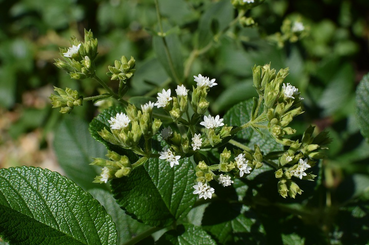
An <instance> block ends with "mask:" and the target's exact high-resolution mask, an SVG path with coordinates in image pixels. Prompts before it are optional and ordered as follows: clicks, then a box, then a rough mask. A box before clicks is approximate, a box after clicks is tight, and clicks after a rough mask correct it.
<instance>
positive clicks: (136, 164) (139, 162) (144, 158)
mask: <svg viewBox="0 0 369 245" xmlns="http://www.w3.org/2000/svg"><path fill="white" fill-rule="evenodd" d="M147 159H148V158H147V157H141V158H140V159H138V160H137V162H135V163H134V164H132V169H135V168H137V167H138V166H141V165H142V164H144V163H145V162H146V161H147Z"/></svg>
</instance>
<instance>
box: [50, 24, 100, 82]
mask: <svg viewBox="0 0 369 245" xmlns="http://www.w3.org/2000/svg"><path fill="white" fill-rule="evenodd" d="M84 39H85V40H84V42H83V43H81V42H80V41H78V40H77V39H76V38H72V46H71V47H69V48H61V49H60V53H61V56H62V57H63V59H56V60H55V65H56V66H57V67H59V68H61V69H63V70H65V71H67V72H68V74H69V75H70V77H71V78H72V79H77V80H79V79H84V78H87V77H93V76H94V74H95V65H94V63H93V61H94V60H95V58H96V56H97V44H98V43H97V39H96V38H94V37H93V34H92V32H91V31H86V30H85V36H84Z"/></svg>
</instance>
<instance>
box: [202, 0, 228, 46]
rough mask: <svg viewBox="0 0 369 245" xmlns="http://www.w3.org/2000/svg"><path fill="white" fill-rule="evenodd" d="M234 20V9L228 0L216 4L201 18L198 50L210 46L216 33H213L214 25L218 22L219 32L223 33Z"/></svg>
mask: <svg viewBox="0 0 369 245" xmlns="http://www.w3.org/2000/svg"><path fill="white" fill-rule="evenodd" d="M232 19H233V8H232V5H231V4H230V2H229V1H228V0H222V1H219V2H215V3H214V4H212V5H211V6H210V7H209V8H207V9H206V11H205V13H204V14H203V15H202V16H201V19H200V21H199V27H198V30H199V35H198V49H201V48H204V47H205V46H206V45H208V44H209V43H210V42H211V41H212V39H213V36H214V35H216V33H213V32H212V28H211V26H212V23H213V25H214V22H217V23H218V24H217V25H219V28H218V31H223V30H224V29H225V28H226V27H227V25H228V24H229V23H230V22H231V21H232Z"/></svg>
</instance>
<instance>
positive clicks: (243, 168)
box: [235, 153, 252, 177]
mask: <svg viewBox="0 0 369 245" xmlns="http://www.w3.org/2000/svg"><path fill="white" fill-rule="evenodd" d="M235 160H236V167H237V168H238V170H239V171H240V177H242V176H243V175H244V174H249V173H250V171H251V170H252V168H251V167H250V166H249V165H248V163H249V160H246V158H245V154H242V153H241V154H239V155H238V156H237V157H236V158H235Z"/></svg>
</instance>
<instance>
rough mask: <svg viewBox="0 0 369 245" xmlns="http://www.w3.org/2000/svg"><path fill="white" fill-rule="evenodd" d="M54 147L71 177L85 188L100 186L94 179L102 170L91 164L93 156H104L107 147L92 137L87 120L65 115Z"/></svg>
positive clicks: (57, 132)
mask: <svg viewBox="0 0 369 245" xmlns="http://www.w3.org/2000/svg"><path fill="white" fill-rule="evenodd" d="M54 148H55V153H56V157H57V159H58V162H59V164H60V166H61V167H62V168H63V170H64V171H65V174H66V175H67V176H68V177H69V178H71V179H72V180H73V181H75V182H76V183H77V184H78V185H80V186H81V187H82V188H84V189H85V190H88V189H91V188H98V187H99V185H97V184H94V183H92V181H93V180H94V178H95V177H96V175H99V174H100V171H99V170H98V168H96V167H94V166H91V165H89V164H90V163H91V162H92V161H93V157H104V156H105V154H106V149H105V147H104V146H102V145H101V144H99V143H98V142H96V141H95V140H94V139H93V138H92V137H91V135H90V133H89V131H88V124H87V123H86V122H84V121H83V120H81V119H79V118H78V117H65V120H64V121H63V122H62V123H61V124H60V125H59V128H58V129H57V131H56V132H55V139H54ZM102 186H103V185H102Z"/></svg>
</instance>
